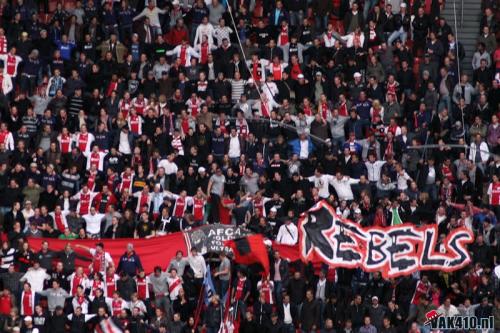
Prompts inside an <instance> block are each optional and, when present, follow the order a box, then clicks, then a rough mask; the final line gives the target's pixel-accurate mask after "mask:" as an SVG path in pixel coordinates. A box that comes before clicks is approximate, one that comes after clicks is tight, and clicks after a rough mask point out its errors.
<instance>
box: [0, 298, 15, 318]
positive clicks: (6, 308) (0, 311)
mask: <svg viewBox="0 0 500 333" xmlns="http://www.w3.org/2000/svg"><path fill="white" fill-rule="evenodd" d="M11 309H12V297H11V296H10V295H9V296H5V295H2V296H0V315H4V316H8V315H9V314H10V310H11Z"/></svg>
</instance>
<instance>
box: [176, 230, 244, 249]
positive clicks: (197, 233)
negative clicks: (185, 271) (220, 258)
mask: <svg viewBox="0 0 500 333" xmlns="http://www.w3.org/2000/svg"><path fill="white" fill-rule="evenodd" d="M251 234H252V233H251V232H250V231H249V230H247V229H244V228H242V227H236V226H232V225H223V224H210V225H204V226H201V227H199V228H196V229H192V230H189V231H186V232H184V237H185V238H186V244H187V247H188V250H189V251H191V248H192V247H196V248H197V249H198V251H199V252H200V253H201V254H205V253H209V252H212V253H220V252H222V251H226V252H229V251H231V249H230V248H228V247H226V246H224V241H228V240H233V239H236V238H241V237H246V236H248V235H251Z"/></svg>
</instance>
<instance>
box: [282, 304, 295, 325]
mask: <svg viewBox="0 0 500 333" xmlns="http://www.w3.org/2000/svg"><path fill="white" fill-rule="evenodd" d="M292 321H293V320H292V314H291V313H290V304H283V323H285V324H291V323H292Z"/></svg>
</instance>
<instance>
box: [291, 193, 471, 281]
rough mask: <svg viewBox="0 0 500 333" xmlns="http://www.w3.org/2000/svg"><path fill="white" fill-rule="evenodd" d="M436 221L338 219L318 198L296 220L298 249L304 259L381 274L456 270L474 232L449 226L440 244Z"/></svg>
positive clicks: (466, 255)
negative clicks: (386, 223) (383, 223)
mask: <svg viewBox="0 0 500 333" xmlns="http://www.w3.org/2000/svg"><path fill="white" fill-rule="evenodd" d="M437 240H438V228H437V225H435V224H434V225H427V226H422V227H416V226H414V225H411V224H400V225H398V226H393V227H386V228H380V227H369V228H362V227H360V226H359V225H358V224H356V223H353V222H351V221H347V220H345V219H342V218H339V217H338V216H337V215H336V214H335V211H334V209H333V208H332V207H330V206H329V205H328V204H327V203H325V202H323V201H322V202H319V203H317V204H316V205H315V206H314V207H312V208H311V209H310V210H309V211H307V212H306V213H304V214H303V215H302V216H301V219H300V220H299V252H300V257H301V259H302V260H303V261H306V262H307V261H312V262H324V263H326V264H328V265H330V266H334V267H344V268H357V267H360V268H361V269H363V270H364V271H367V272H375V271H380V272H382V275H383V276H384V277H385V278H393V277H398V276H401V275H408V274H411V273H412V272H414V271H417V270H442V271H445V272H450V271H455V270H457V269H461V268H463V267H465V266H466V265H468V264H469V263H470V261H471V258H470V255H469V252H468V251H467V244H469V243H472V242H473V241H474V234H473V233H472V232H471V231H470V230H468V229H467V228H464V227H462V228H458V229H454V230H453V231H451V232H450V233H449V235H448V236H447V237H446V238H445V240H444V241H443V243H442V244H439V249H438V250H437V249H436V245H437Z"/></svg>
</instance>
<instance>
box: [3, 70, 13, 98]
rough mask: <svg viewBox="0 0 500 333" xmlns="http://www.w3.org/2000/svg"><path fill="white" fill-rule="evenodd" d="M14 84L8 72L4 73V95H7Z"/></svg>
mask: <svg viewBox="0 0 500 333" xmlns="http://www.w3.org/2000/svg"><path fill="white" fill-rule="evenodd" d="M13 87H14V86H13V85H12V78H11V77H10V75H9V74H4V75H3V80H2V92H3V94H4V95H7V94H8V93H10V92H11V91H12V88H13Z"/></svg>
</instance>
